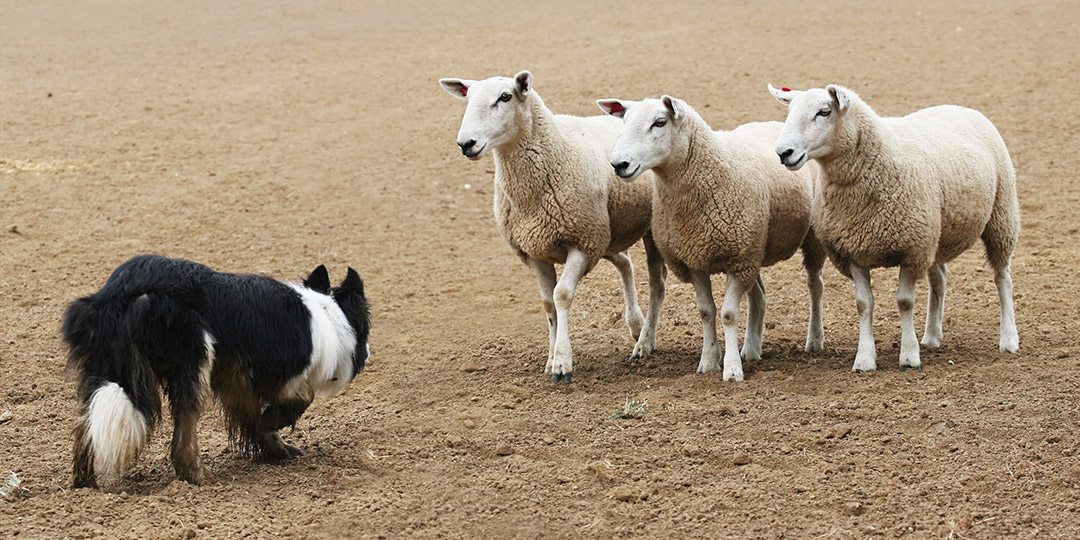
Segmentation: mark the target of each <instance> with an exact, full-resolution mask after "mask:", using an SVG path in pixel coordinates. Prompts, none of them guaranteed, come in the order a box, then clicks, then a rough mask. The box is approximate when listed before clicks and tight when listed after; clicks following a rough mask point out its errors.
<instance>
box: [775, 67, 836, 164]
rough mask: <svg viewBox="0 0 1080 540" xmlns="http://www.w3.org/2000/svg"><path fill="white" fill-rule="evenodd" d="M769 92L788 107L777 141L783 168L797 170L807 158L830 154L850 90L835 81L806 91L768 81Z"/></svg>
mask: <svg viewBox="0 0 1080 540" xmlns="http://www.w3.org/2000/svg"><path fill="white" fill-rule="evenodd" d="M769 92H770V93H771V94H772V95H773V97H775V98H776V99H777V101H779V102H780V103H783V104H785V105H787V106H788V115H787V120H786V121H785V122H784V130H783V131H782V132H781V133H780V139H779V140H777V141H776V153H777V155H779V156H780V162H781V163H783V164H784V166H785V167H787V168H788V169H791V170H793V171H796V170H799V168H801V167H802V166H803V165H804V164H805V163H806V162H807V161H809V160H811V159H819V158H824V157H827V156H828V155H829V154H831V153H832V151H833V147H834V142H835V140H836V133H837V130H838V127H839V126H840V123H841V121H842V118H843V116H844V114H845V113H847V111H848V109H849V108H850V105H851V94H850V92H851V91H850V90H848V89H846V88H844V87H842V86H837V85H835V84H830V85H828V86H826V87H825V88H814V89H811V90H805V91H802V90H791V89H788V88H780V89H777V88H774V87H773V85H771V84H770V85H769Z"/></svg>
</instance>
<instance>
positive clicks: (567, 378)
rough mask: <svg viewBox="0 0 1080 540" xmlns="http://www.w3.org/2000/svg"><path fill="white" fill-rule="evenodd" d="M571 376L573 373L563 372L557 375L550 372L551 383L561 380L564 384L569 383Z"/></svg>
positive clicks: (557, 382)
mask: <svg viewBox="0 0 1080 540" xmlns="http://www.w3.org/2000/svg"><path fill="white" fill-rule="evenodd" d="M572 376H573V373H563V374H562V375H559V374H557V373H552V374H551V384H559V381H562V382H564V383H566V384H570V379H571V377H572Z"/></svg>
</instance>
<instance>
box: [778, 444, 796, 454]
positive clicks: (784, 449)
mask: <svg viewBox="0 0 1080 540" xmlns="http://www.w3.org/2000/svg"><path fill="white" fill-rule="evenodd" d="M794 451H795V450H793V449H792V448H791V447H790V446H788V445H786V444H784V445H781V446H780V453H781V454H790V453H792V452H794Z"/></svg>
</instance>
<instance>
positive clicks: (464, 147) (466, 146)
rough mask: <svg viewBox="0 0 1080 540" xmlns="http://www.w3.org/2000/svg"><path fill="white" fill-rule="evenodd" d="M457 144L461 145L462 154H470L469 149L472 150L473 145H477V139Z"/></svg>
mask: <svg viewBox="0 0 1080 540" xmlns="http://www.w3.org/2000/svg"><path fill="white" fill-rule="evenodd" d="M457 145H458V146H460V147H461V153H462V154H468V153H469V150H471V149H472V147H474V146H476V139H469V140H467V141H465V142H459V143H457Z"/></svg>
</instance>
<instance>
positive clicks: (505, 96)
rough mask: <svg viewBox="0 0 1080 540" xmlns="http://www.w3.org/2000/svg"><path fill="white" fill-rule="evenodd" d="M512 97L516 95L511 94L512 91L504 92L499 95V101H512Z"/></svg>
mask: <svg viewBox="0 0 1080 540" xmlns="http://www.w3.org/2000/svg"><path fill="white" fill-rule="evenodd" d="M512 97H514V96H512V95H510V92H503V93H502V95H500V96H499V102H500V103H506V102H508V101H510V98H512Z"/></svg>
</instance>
